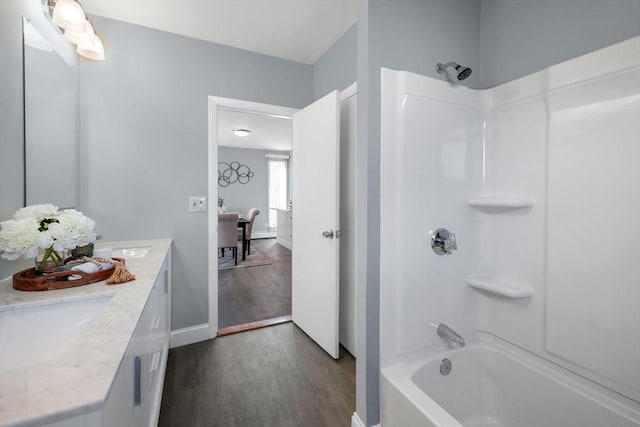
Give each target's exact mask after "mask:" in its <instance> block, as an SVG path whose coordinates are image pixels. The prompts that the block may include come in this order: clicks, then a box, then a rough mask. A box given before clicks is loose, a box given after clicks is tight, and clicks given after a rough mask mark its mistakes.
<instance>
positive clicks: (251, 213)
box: [238, 208, 260, 255]
mask: <svg viewBox="0 0 640 427" xmlns="http://www.w3.org/2000/svg"><path fill="white" fill-rule="evenodd" d="M259 214H260V209H256V208H251V209H249V213H247V217H246V218H247V221H249V223H248V224H247V226H246V227H247V230H246V232H245V234H246V237H247V254H249V255H251V231H252V230H253V220H254V219H256V215H259ZM238 240H239V241H240V240H242V233H241V232H238Z"/></svg>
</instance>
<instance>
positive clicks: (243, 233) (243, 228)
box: [242, 224, 247, 261]
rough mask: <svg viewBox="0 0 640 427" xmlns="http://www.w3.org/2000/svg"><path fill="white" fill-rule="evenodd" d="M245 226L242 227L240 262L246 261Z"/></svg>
mask: <svg viewBox="0 0 640 427" xmlns="http://www.w3.org/2000/svg"><path fill="white" fill-rule="evenodd" d="M246 251H247V224H243V225H242V260H243V261H244V260H246V259H247V255H246Z"/></svg>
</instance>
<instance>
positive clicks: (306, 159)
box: [291, 91, 340, 359]
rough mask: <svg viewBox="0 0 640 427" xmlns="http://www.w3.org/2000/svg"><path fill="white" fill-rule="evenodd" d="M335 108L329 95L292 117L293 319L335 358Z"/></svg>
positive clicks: (337, 197)
mask: <svg viewBox="0 0 640 427" xmlns="http://www.w3.org/2000/svg"><path fill="white" fill-rule="evenodd" d="M339 134H340V106H339V99H338V92H337V91H334V92H331V93H330V94H328V95H327V96H325V97H324V98H321V99H319V100H318V101H316V102H314V103H313V104H311V105H309V106H308V107H306V108H304V109H303V110H300V111H298V112H297V113H295V114H294V115H293V156H292V158H293V160H292V161H293V214H292V252H291V253H292V267H291V274H292V277H291V279H292V301H291V305H292V307H291V308H292V317H293V321H294V323H295V324H296V325H298V326H299V327H300V328H301V329H302V330H303V331H304V332H305V333H306V334H307V335H309V336H310V337H311V338H312V339H313V340H314V341H315V342H316V343H318V345H320V347H322V348H323V349H324V350H325V351H326V352H327V353H329V354H330V355H331V356H332V357H333V358H334V359H337V358H338V338H339V337H338V326H339V323H338V313H339V295H340V293H339V274H340V271H339V241H338V238H337V237H338V236H337V233H338V230H339V229H340V224H339V218H340V209H339V208H340V206H339V200H340V191H339V183H340V176H339V175H340V158H339V152H340V151H339V140H340V138H339V136H340V135H339Z"/></svg>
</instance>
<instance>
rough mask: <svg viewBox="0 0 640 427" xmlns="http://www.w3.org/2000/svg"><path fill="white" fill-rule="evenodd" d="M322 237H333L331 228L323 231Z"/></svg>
mask: <svg viewBox="0 0 640 427" xmlns="http://www.w3.org/2000/svg"><path fill="white" fill-rule="evenodd" d="M322 237H325V238H327V239H333V230H329V231H323V232H322Z"/></svg>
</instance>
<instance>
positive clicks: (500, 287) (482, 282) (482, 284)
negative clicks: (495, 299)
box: [467, 275, 533, 299]
mask: <svg viewBox="0 0 640 427" xmlns="http://www.w3.org/2000/svg"><path fill="white" fill-rule="evenodd" d="M467 285H469V286H471V287H472V288H474V289H480V290H483V291H487V292H490V293H492V294H496V295H501V296H503V297H507V298H513V299H519V298H530V297H531V296H532V295H533V288H531V287H530V286H527V285H522V284H518V283H512V282H507V281H504V280H500V279H496V278H494V277H488V276H481V275H478V276H469V277H467Z"/></svg>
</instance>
